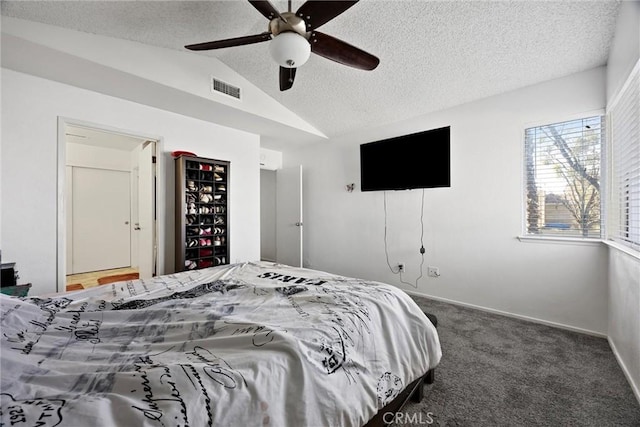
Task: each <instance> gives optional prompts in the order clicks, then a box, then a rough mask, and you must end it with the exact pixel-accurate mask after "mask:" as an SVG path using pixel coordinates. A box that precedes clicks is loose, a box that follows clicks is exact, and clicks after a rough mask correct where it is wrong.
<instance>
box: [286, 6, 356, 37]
mask: <svg viewBox="0 0 640 427" xmlns="http://www.w3.org/2000/svg"><path fill="white" fill-rule="evenodd" d="M356 3H358V0H353V1H331V0H330V1H315V0H309V1H307V2H306V3H304V4H303V5H302V6H300V8H299V9H298V11H297V12H296V15H297V16H299V17H300V18H302V19H304V22H306V24H307V31H311V30H315V29H316V28H318V27H319V26H321V25H324V24H326V23H327V22H329V21H331V20H332V19H333V18H335V17H336V16H338V15H340V14H341V13H342V12H344V11H345V10H347V9H349V8H350V7H351V6H353V5H354V4H356Z"/></svg>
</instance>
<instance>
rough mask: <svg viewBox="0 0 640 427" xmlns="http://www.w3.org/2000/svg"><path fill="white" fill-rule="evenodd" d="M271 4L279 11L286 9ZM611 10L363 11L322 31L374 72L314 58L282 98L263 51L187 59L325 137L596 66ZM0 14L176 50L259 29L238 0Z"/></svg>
mask: <svg viewBox="0 0 640 427" xmlns="http://www.w3.org/2000/svg"><path fill="white" fill-rule="evenodd" d="M272 3H273V4H274V6H275V7H276V8H277V9H278V10H280V11H286V9H287V2H286V1H284V2H283V1H273V2H272ZM301 4H302V2H301V1H294V2H293V10H296V9H297V8H298V7H300V5H301ZM618 7H619V1H608V0H600V1H593V2H591V1H449V2H445V1H424V0H423V1H411V0H404V1H376V0H362V1H360V2H359V3H358V4H356V5H355V6H353V7H352V8H350V9H349V10H347V11H346V12H344V13H343V14H342V15H340V16H338V17H337V18H335V19H334V20H332V21H331V22H329V23H327V24H325V25H324V26H322V27H321V28H320V31H322V32H324V33H326V34H329V35H332V36H334V37H337V38H339V39H342V40H344V41H346V42H348V43H350V44H353V45H355V46H357V47H359V48H361V49H363V50H365V51H367V52H370V53H372V54H374V55H376V56H378V57H379V58H380V65H379V66H378V68H376V69H375V70H374V71H361V70H356V69H353V68H350V67H346V66H344V65H340V64H338V63H335V62H333V61H329V60H327V59H324V58H322V57H319V56H316V55H313V54H312V55H311V58H310V59H309V61H308V62H307V63H306V64H305V65H304V66H302V67H301V68H300V69H299V70H298V72H297V75H296V81H295V84H294V86H293V88H292V89H291V90H289V91H286V92H280V91H279V88H278V67H277V65H276V64H274V63H273V62H272V60H271V59H270V57H269V55H268V45H267V43H268V42H267V43H258V44H253V45H247V46H241V47H233V48H227V49H221V50H216V51H209V52H202V53H200V52H198V53H196V52H194V53H193V55H210V56H214V57H216V58H218V59H219V60H221V61H222V62H224V63H225V64H227V65H228V66H229V67H231V68H232V69H234V70H236V71H237V72H238V73H239V74H241V75H242V76H243V77H245V78H246V79H247V80H249V81H250V82H252V83H253V84H255V85H256V86H257V87H259V88H261V89H262V90H263V91H264V92H266V93H267V94H269V95H270V96H272V97H273V98H274V99H275V100H277V101H278V102H280V103H281V104H283V105H284V106H286V107H287V108H289V109H290V110H292V111H294V112H295V113H297V114H298V115H299V116H300V117H302V118H303V119H305V120H306V121H308V122H309V123H310V124H312V125H313V126H315V127H316V128H318V129H319V130H320V131H322V132H324V133H325V134H326V135H328V136H330V137H332V136H337V135H341V134H345V133H349V132H353V131H357V130H359V129H362V128H370V127H375V126H379V125H384V124H385V123H390V122H396V121H399V120H403V119H406V118H410V117H415V116H419V115H422V114H425V113H428V112H432V111H436V110H440V109H443V108H447V107H451V106H454V105H458V104H462V103H465V102H469V101H472V100H475V99H479V98H483V97H486V96H491V95H494V94H498V93H502V92H506V91H509V90H513V89H516V88H519V87H523V86H527V85H531V84H535V83H538V82H541V81H545V80H548V79H552V78H557V77H561V76H565V75H568V74H572V73H575V72H579V71H583V70H586V69H590V68H593V67H597V66H600V65H604V64H606V61H607V56H608V51H609V46H610V44H611V41H612V37H613V34H614V25H615V20H616V15H617V12H618ZM2 14H3V15H6V16H11V17H16V18H21V19H27V20H33V21H38V22H42V23H46V24H51V25H57V26H61V27H66V28H70V29H75V30H79V31H84V32H89V33H94V34H99V35H106V36H111V37H116V38H122V39H127V40H132V41H137V42H140V43H146V44H150V45H155V46H160V47H165V48H170V49H177V50H184V48H183V46H184V45H186V44H191V43H199V42H204V41H211V40H218V39H224V38H230V37H238V36H244V35H252V34H258V33H261V32H263V31H266V30H267V25H268V21H267V19H266V18H264V17H263V16H262V15H261V14H260V13H259V12H258V11H257V10H256V9H254V8H253V7H252V6H251V4H249V3H248V2H246V1H240V0H238V1H205V2H192V1H167V2H165V1H129V2H120V1H73V2H66V1H46V2H36V1H15V2H14V1H4V0H3V1H2Z"/></svg>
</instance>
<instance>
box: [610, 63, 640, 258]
mask: <svg viewBox="0 0 640 427" xmlns="http://www.w3.org/2000/svg"><path fill="white" fill-rule="evenodd" d="M608 116H609V127H610V137H609V138H610V147H611V148H610V151H611V162H610V170H609V173H608V174H609V176H610V183H611V185H610V198H609V203H608V204H607V225H608V228H607V236H608V238H609V239H611V240H614V241H616V242H618V243H621V244H623V245H626V246H629V247H631V248H632V249H635V250H640V123H639V122H640V62H638V63H637V64H636V66H635V68H634V69H633V71H632V72H631V74H630V75H629V77H628V79H627V81H626V82H625V84H624V85H623V87H622V89H621V91H620V92H619V94H618V95H617V97H616V98H615V100H614V101H613V102H612V105H611V106H610V107H609V114H608Z"/></svg>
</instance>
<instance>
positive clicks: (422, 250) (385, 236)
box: [383, 188, 426, 289]
mask: <svg viewBox="0 0 640 427" xmlns="http://www.w3.org/2000/svg"><path fill="white" fill-rule="evenodd" d="M383 200H384V254H385V256H386V259H387V266H388V267H389V271H391V272H392V273H393V274H399V275H400V283H404V284H405V285H409V286H411V287H412V288H416V289H418V281H419V280H420V279H421V278H422V276H423V266H424V253H425V252H426V251H425V249H424V188H423V189H422V204H421V207H420V257H421V258H422V260H421V261H420V275H419V276H418V277H417V278H416V281H415V284H413V283H410V282H406V281H404V280H403V279H402V270H401V269H400V268H398V270H397V271H396V270H394V269H393V267H392V266H391V263H390V262H389V249H388V248H387V192H386V191H385V192H384V193H383Z"/></svg>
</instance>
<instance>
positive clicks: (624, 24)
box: [607, 0, 640, 102]
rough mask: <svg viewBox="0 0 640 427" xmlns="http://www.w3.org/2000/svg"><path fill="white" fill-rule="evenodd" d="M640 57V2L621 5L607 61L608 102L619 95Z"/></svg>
mask: <svg viewBox="0 0 640 427" xmlns="http://www.w3.org/2000/svg"><path fill="white" fill-rule="evenodd" d="M638 56H640V1H638V0H633V1H630V0H626V1H623V2H622V4H621V5H620V11H619V12H618V19H617V21H616V32H615V35H614V39H613V43H612V45H611V50H610V51H609V58H608V60H607V101H608V102H610V101H611V100H612V98H613V96H614V95H615V94H616V93H618V91H619V90H620V88H621V87H622V84H623V83H624V82H625V80H626V79H627V76H628V75H629V73H630V72H631V70H632V69H633V66H634V65H636V62H637V60H638Z"/></svg>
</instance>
